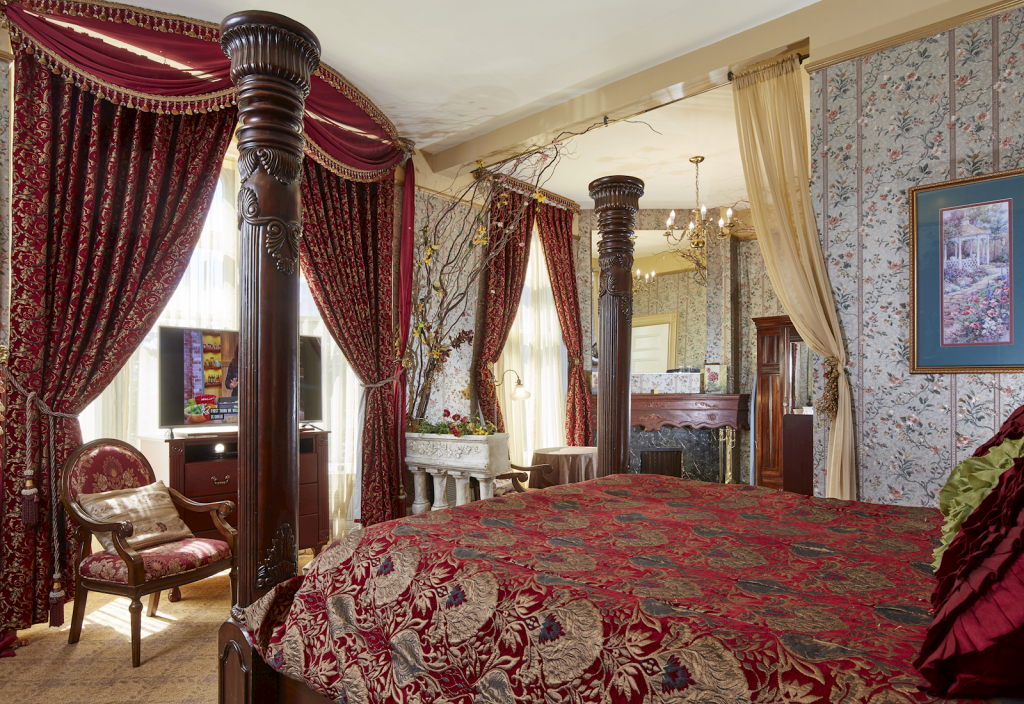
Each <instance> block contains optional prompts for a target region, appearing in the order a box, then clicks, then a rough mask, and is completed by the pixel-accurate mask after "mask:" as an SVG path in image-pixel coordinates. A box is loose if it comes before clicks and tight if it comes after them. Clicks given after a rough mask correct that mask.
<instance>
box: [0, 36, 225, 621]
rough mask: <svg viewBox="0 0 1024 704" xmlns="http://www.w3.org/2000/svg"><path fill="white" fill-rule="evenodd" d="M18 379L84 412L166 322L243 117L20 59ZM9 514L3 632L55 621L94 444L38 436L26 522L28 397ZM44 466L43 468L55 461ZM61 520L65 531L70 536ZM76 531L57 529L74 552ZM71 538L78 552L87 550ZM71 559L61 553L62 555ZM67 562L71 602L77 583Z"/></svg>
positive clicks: (9, 467) (15, 203) (3, 516)
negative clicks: (132, 105) (77, 487)
mask: <svg viewBox="0 0 1024 704" xmlns="http://www.w3.org/2000/svg"><path fill="white" fill-rule="evenodd" d="M14 95H15V110H14V130H13V132H14V134H13V145H14V151H13V175H14V177H13V199H12V233H13V241H12V248H11V280H12V287H11V358H10V364H9V367H10V369H11V370H12V372H13V373H14V374H15V376H16V377H17V378H18V379H19V380H20V381H21V383H22V384H24V386H25V387H26V389H27V390H28V391H29V392H34V393H36V394H38V397H39V399H40V400H42V401H43V402H44V403H46V404H47V405H48V406H49V407H50V408H51V409H52V410H54V411H57V412H62V413H72V414H75V413H78V412H80V411H81V410H82V409H83V408H85V406H87V405H88V404H89V403H90V402H92V400H93V399H95V398H96V397H97V396H98V395H99V394H100V392H101V391H102V390H103V388H104V387H105V386H106V385H107V384H108V383H109V382H110V380H111V379H113V377H114V376H115V375H116V374H117V372H118V370H119V369H120V368H121V367H122V365H123V364H124V363H125V361H126V360H127V359H128V357H129V355H131V353H132V351H133V350H135V348H136V347H137V346H138V345H139V343H140V342H141V341H142V339H143V337H144V336H145V335H146V333H148V332H149V330H150V329H151V328H152V326H153V324H154V323H155V322H156V319H157V317H158V316H159V314H160V312H161V310H162V309H163V308H164V305H165V304H166V303H167V301H168V300H169V299H170V297H171V295H172V294H173V293H174V290H175V289H176V288H177V286H178V282H179V281H180V279H181V276H182V275H183V273H184V271H185V268H186V267H187V266H188V262H189V258H190V256H191V253H192V251H193V249H194V248H195V243H196V241H197V240H198V237H199V234H200V232H201V230H202V225H203V221H204V220H205V218H206V213H207V211H208V209H209V206H210V201H211V199H212V197H213V192H214V189H215V187H216V184H217V179H218V176H219V174H220V169H221V162H222V160H223V158H224V152H225V151H226V149H227V146H228V142H229V141H230V139H231V133H232V129H233V127H234V123H235V111H234V109H225V110H221V111H216V112H209V113H205V114H194V115H183V114H182V115H171V114H157V113H155V112H142V111H140V110H133V109H129V108H127V107H125V106H124V105H113V104H112V103H110V102H108V101H105V100H100V99H98V98H97V97H96V96H95V95H94V94H93V93H90V92H88V91H85V90H83V89H81V88H79V87H77V86H76V85H75V84H74V83H69V82H66V81H65V79H64V77H63V76H61V75H59V74H55V73H51V72H50V70H48V68H47V66H46V65H44V64H43V63H42V62H41V61H39V60H37V56H33V55H31V53H30V51H26V50H25V48H22V49H19V50H18V52H17V54H16V60H15V87H14ZM8 397H9V401H10V409H9V413H8V415H7V422H6V430H7V435H6V437H5V445H4V453H5V456H4V458H3V462H2V466H0V485H2V487H3V496H2V502H3V505H2V512H0V520H2V525H0V536H2V537H0V552H2V561H0V564H2V567H3V572H2V578H0V627H2V628H27V627H29V626H31V625H32V624H34V623H39V622H41V621H43V620H45V618H46V616H47V610H48V608H49V603H48V595H49V592H50V589H51V586H52V582H51V575H52V574H53V572H54V567H55V565H54V564H53V562H54V558H55V554H54V551H53V538H54V535H53V534H52V531H51V525H52V521H53V519H54V518H55V517H54V516H52V515H51V511H50V501H51V498H52V496H53V494H52V491H53V489H54V487H55V482H56V479H57V476H58V475H59V471H60V467H61V466H62V464H63V462H64V461H65V459H66V458H67V456H68V455H69V454H70V452H71V451H72V450H73V449H74V448H75V447H76V446H78V445H79V444H81V432H80V429H79V426H78V422H77V421H74V420H64V419H52V422H53V423H55V436H56V442H55V448H54V449H55V451H54V456H53V457H52V458H49V451H48V450H47V449H46V445H47V442H46V438H47V433H46V428H47V421H46V419H39V420H38V421H37V422H35V423H34V427H33V446H32V449H31V456H32V457H33V458H34V463H33V464H34V466H35V467H36V480H37V484H38V486H39V488H40V495H41V501H40V521H39V525H38V526H37V527H35V528H27V527H26V526H23V525H22V521H21V511H20V500H21V496H20V492H21V489H22V486H23V481H22V472H23V470H24V468H25V462H26V437H25V436H26V429H25V415H26V408H25V398H24V397H22V396H21V395H20V394H18V393H16V392H12V393H9V394H8ZM44 453H45V456H44ZM62 513H63V511H58V515H57V516H56V521H57V524H58V525H65V526H66V523H65V522H64V521H63V517H62V515H61V514H62ZM62 533H63V531H59V530H58V531H57V538H58V539H59V540H62V539H63V538H64V535H62ZM72 543H73V539H71V538H70V536H69V537H68V539H67V540H66V554H67V555H70V554H71V551H72V549H73V547H74V546H73V545H72ZM63 552H64V551H63V550H62V551H58V553H57V555H60V554H62V553H63ZM69 564H70V562H69V561H64V565H63V566H61V567H60V571H61V572H62V573H63V574H65V575H66V579H65V581H64V591H65V594H66V598H67V599H70V598H71V596H72V594H73V589H70V588H69V585H70V584H72V583H73V580H72V579H71V576H72V575H70V574H68V572H69V569H70V568H69V567H68V565H69Z"/></svg>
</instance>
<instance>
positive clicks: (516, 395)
mask: <svg viewBox="0 0 1024 704" xmlns="http://www.w3.org/2000/svg"><path fill="white" fill-rule="evenodd" d="M509 373H512V374H515V375H516V388H514V389H512V400H513V401H525V400H526V399H528V398H530V392H529V391H527V390H526V387H525V386H523V380H522V379H520V378H519V372H517V371H516V370H515V369H506V370H505V374H509ZM505 374H502V375H501V381H499V382H497V383H496V384H495V385H494V388H498V387H499V386H501V385H502V384H504V383H505Z"/></svg>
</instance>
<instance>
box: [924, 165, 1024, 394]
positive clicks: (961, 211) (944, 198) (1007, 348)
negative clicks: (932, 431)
mask: <svg viewBox="0 0 1024 704" xmlns="http://www.w3.org/2000/svg"><path fill="white" fill-rule="evenodd" d="M907 195H908V198H909V200H910V372H911V374H939V373H942V374H958V373H996V372H1019V371H1024V298H1022V297H1024V278H1022V277H1024V240H1016V239H1015V238H1016V237H1024V169H1017V170H1015V171H1000V172H998V173H994V174H988V175H985V176H974V177H972V178H963V179H957V180H955V181H945V182H943V183H935V184H931V185H927V186H914V187H913V188H911V189H909V191H908V192H907Z"/></svg>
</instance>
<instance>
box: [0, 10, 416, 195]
mask: <svg viewBox="0 0 1024 704" xmlns="http://www.w3.org/2000/svg"><path fill="white" fill-rule="evenodd" d="M3 13H4V15H5V16H6V18H7V21H8V23H9V25H10V29H11V40H12V42H15V43H19V42H26V43H27V45H28V46H27V47H25V50H26V51H30V52H38V53H40V54H42V55H43V56H44V57H45V59H44V61H45V63H46V64H47V65H48V66H49V68H50V70H51V71H54V72H56V73H60V74H62V75H64V76H66V77H68V78H69V79H71V80H73V81H74V82H75V83H76V84H78V85H80V86H81V87H83V88H85V89H86V90H89V91H91V92H93V93H95V94H96V95H97V96H98V97H100V98H103V99H105V100H109V101H110V102H112V103H114V104H115V105H116V104H121V103H124V104H126V105H127V106H128V107H138V108H140V109H142V110H144V111H152V112H156V113H160V114H163V113H167V112H170V113H172V114H175V115H177V114H180V113H185V114H189V115H191V114H194V113H197V112H199V113H203V112H208V111H211V110H214V111H216V110H221V109H224V108H227V107H229V106H232V105H234V102H235V88H234V86H233V85H232V83H231V78H230V77H229V75H228V71H229V69H230V61H229V60H228V58H227V57H226V56H225V55H224V52H223V51H221V48H220V32H219V30H218V27H217V25H214V24H211V23H208V22H202V21H200V20H193V19H189V18H185V17H180V16H177V15H170V14H166V13H160V12H156V11H152V10H142V9H139V8H133V7H128V6H125V5H119V4H115V3H102V2H90V3H84V2H66V1H64V0H57V1H53V0H28V1H27V2H18V3H8V4H6V5H4V6H3ZM304 125H305V134H306V153H307V154H308V155H309V156H310V157H311V158H312V159H314V160H315V161H317V162H318V163H320V164H321V165H323V166H325V167H326V168H328V169H330V170H331V171H333V172H335V173H337V174H339V175H341V176H344V177H345V178H346V179H349V180H357V181H376V180H379V179H380V178H382V177H383V176H384V175H385V174H387V173H389V172H390V171H391V170H392V169H393V168H394V167H395V165H396V164H399V163H401V162H402V160H403V159H404V157H405V151H406V150H407V149H408V147H407V146H406V145H404V144H403V142H402V140H401V139H400V138H399V136H398V132H397V131H396V130H395V127H394V125H392V124H391V122H390V121H389V120H388V119H387V117H386V116H385V115H384V114H383V113H382V112H381V111H380V110H378V109H377V107H376V106H375V105H374V104H373V103H372V102H370V100H369V99H368V98H367V97H366V96H364V95H363V94H362V93H360V92H359V91H358V90H356V88H355V87H353V86H352V85H351V84H349V83H348V82H347V81H346V80H345V79H344V78H343V77H342V76H341V75H340V74H339V73H337V72H336V71H334V70H333V69H331V68H330V67H328V66H325V65H323V64H321V67H320V69H319V70H318V71H317V74H316V75H315V76H313V77H312V80H311V88H310V95H309V97H308V98H307V99H306V114H305V118H304Z"/></svg>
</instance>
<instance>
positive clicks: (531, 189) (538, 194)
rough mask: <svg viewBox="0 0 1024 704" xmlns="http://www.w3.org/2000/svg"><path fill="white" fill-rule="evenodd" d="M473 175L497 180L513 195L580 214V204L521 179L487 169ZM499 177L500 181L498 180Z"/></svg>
mask: <svg viewBox="0 0 1024 704" xmlns="http://www.w3.org/2000/svg"><path fill="white" fill-rule="evenodd" d="M473 175H474V176H476V177H477V178H484V177H488V178H493V179H496V180H499V182H500V183H501V185H502V186H504V187H505V188H507V189H508V190H510V191H513V192H515V193H520V194H522V195H524V196H533V197H534V198H535V199H537V201H538V202H541V203H547V204H548V205H553V206H555V207H556V208H561V209H562V210H568V211H569V212H571V213H574V214H576V215H579V214H580V210H581V209H580V204H579V203H577V202H576V201H574V200H569V199H568V198H566V197H565V196H560V195H558V194H557V193H552V192H551V191H548V190H545V189H543V188H537V187H536V186H534V185H533V184H532V183H529V182H527V181H523V180H522V179H518V178H515V177H513V176H506V175H505V174H501V173H495V172H493V171H488V170H487V169H477V170H476V171H474V172H473ZM499 177H500V179H499Z"/></svg>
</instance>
